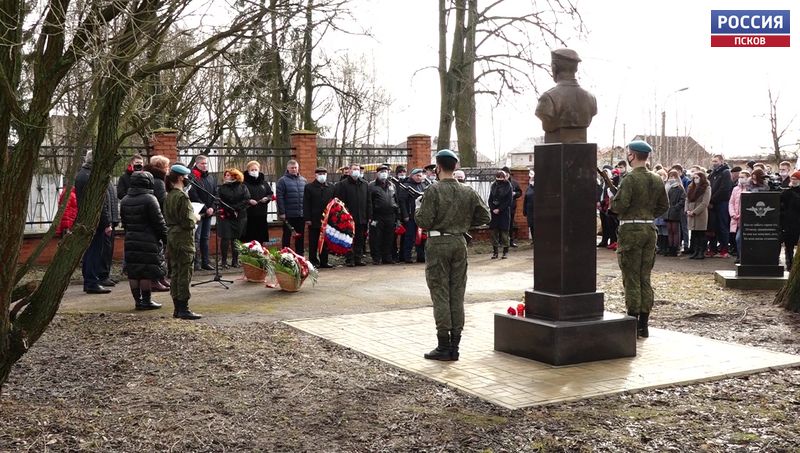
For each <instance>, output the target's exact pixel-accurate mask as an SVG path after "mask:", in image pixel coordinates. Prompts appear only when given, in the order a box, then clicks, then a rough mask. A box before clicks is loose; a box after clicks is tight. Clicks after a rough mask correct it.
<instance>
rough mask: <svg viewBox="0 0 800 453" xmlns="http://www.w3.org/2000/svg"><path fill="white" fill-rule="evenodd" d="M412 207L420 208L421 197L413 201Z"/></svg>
mask: <svg viewBox="0 0 800 453" xmlns="http://www.w3.org/2000/svg"><path fill="white" fill-rule="evenodd" d="M414 206H415V207H416V208H417V209H419V207H420V206H422V197H417V199H416V200H414Z"/></svg>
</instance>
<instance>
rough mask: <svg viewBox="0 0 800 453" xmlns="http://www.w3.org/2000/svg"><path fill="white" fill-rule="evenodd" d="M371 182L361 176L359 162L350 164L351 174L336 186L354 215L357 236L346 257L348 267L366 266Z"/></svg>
mask: <svg viewBox="0 0 800 453" xmlns="http://www.w3.org/2000/svg"><path fill="white" fill-rule="evenodd" d="M368 186H369V184H368V183H367V181H365V180H364V178H362V177H361V167H360V166H359V165H358V164H352V165H350V175H349V176H348V177H347V178H346V179H343V180H341V181H339V182H338V183H336V187H335V188H334V196H335V197H336V198H338V199H340V200H342V203H344V206H345V207H346V208H347V211H348V212H349V213H350V215H352V216H353V222H354V223H355V226H356V229H355V236H354V237H353V249H352V250H351V252H350V253H349V254H348V255H347V257H345V264H346V265H347V266H348V267H353V266H364V265H365V264H364V262H363V261H362V256H363V255H364V246H365V242H366V238H367V225H368V224H369V220H370V219H371V218H372V203H370V202H369V187H368Z"/></svg>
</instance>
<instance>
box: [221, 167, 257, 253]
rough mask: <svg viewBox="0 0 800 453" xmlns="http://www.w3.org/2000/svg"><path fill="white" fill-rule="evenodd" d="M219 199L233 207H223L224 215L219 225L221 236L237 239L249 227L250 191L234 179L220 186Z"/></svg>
mask: <svg viewBox="0 0 800 453" xmlns="http://www.w3.org/2000/svg"><path fill="white" fill-rule="evenodd" d="M218 191H219V199H220V200H222V201H223V202H224V203H225V204H227V205H228V206H230V207H231V208H233V211H231V210H230V209H228V208H227V207H223V208H222V217H221V219H220V222H219V224H218V226H217V232H218V233H219V237H221V238H223V239H235V238H238V237H240V236H241V235H242V232H244V231H245V229H246V228H247V207H248V206H250V191H249V190H247V186H246V185H244V184H242V183H240V182H239V181H234V182H231V183H227V184H223V185H221V186H219V189H218Z"/></svg>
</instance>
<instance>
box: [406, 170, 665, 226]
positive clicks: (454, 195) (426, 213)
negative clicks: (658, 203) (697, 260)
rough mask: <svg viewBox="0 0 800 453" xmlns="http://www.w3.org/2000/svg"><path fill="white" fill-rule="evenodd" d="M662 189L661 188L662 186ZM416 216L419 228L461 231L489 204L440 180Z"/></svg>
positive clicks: (485, 215) (478, 221)
mask: <svg viewBox="0 0 800 453" xmlns="http://www.w3.org/2000/svg"><path fill="white" fill-rule="evenodd" d="M662 192H663V189H662ZM421 198H422V201H421V204H420V206H419V208H417V209H416V212H415V216H414V217H415V219H416V222H417V225H418V226H419V227H420V228H423V229H426V230H436V231H441V232H444V233H451V234H454V235H455V234H463V233H466V232H467V231H469V228H470V227H472V226H480V225H485V224H487V223H489V220H491V217H490V216H489V207H488V206H486V202H485V201H483V199H482V198H481V197H480V196H479V195H478V193H477V192H475V191H474V190H472V188H471V187H468V186H465V185H462V184H459V183H458V181H456V180H455V179H443V180H441V181H439V183H438V184H433V185H431V186H430V187H428V189H427V190H425V194H424V195H422V197H421Z"/></svg>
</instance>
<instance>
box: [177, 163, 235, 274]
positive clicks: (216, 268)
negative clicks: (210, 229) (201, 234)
mask: <svg viewBox="0 0 800 453" xmlns="http://www.w3.org/2000/svg"><path fill="white" fill-rule="evenodd" d="M187 181H189V184H191V185H192V187H194V188H196V189H199V190H200V191H201V192H204V193H205V194H206V195H208V196H210V197H211V198H212V199H213V200H214V206H215V207H217V208H218V207H219V206H222V207H223V208H225V209H228V210H230V211H231V212H234V209H233V208H232V207H230V205H228V204H227V203H225V202H224V201H222V200H220V198H219V197H218V196H216V195H214V194H213V193H211V192H209V191H208V190H206V189H205V188H204V187H202V186H201V185H200V184H198V183H196V182H195V181H194V180H192V179H187ZM214 217H216V218H217V232H216V233H215V234H214V277H213V278H211V279H210V280H206V281H203V282H197V283H192V285H191V286H192V288H194V287H195V286H199V285H205V284H206V283H211V282H217V283H219V284H220V285H222V287H223V288H225V289H230V287H229V286H228V285H226V283H230V284H233V280H225V279H223V278H222V274H220V273H219V209H215V210H214ZM201 240H202V239H201Z"/></svg>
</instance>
